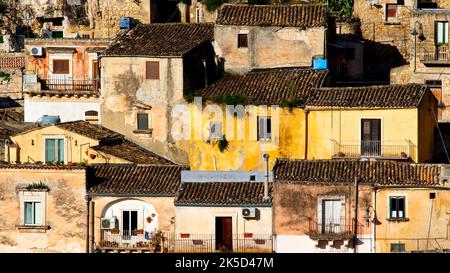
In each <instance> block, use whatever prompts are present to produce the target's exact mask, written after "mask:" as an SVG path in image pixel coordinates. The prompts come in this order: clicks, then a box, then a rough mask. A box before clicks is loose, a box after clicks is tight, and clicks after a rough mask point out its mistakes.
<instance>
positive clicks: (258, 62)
mask: <svg viewBox="0 0 450 273" xmlns="http://www.w3.org/2000/svg"><path fill="white" fill-rule="evenodd" d="M238 34H247V37H248V47H247V48H238V44H237V43H238V42H237V41H238ZM325 35H326V30H325V28H323V27H319V28H309V29H306V30H301V29H298V28H291V27H286V28H279V27H259V26H228V25H216V26H215V28H214V39H215V40H214V43H215V49H216V52H217V54H218V55H219V56H220V57H222V58H224V59H225V71H228V72H234V73H246V72H247V71H249V70H251V69H254V68H273V67H295V66H311V65H312V57H313V56H316V55H321V56H324V55H325Z"/></svg>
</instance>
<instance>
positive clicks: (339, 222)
mask: <svg viewBox="0 0 450 273" xmlns="http://www.w3.org/2000/svg"><path fill="white" fill-rule="evenodd" d="M362 229H363V225H361V224H360V223H358V224H357V234H361V232H362ZM354 230H355V222H354V219H344V218H340V219H321V220H316V219H310V220H309V234H308V235H309V236H310V237H311V238H312V239H313V240H349V239H351V238H353V235H354Z"/></svg>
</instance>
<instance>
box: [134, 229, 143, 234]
mask: <svg viewBox="0 0 450 273" xmlns="http://www.w3.org/2000/svg"><path fill="white" fill-rule="evenodd" d="M142 234H144V230H143V229H135V230H134V235H142Z"/></svg>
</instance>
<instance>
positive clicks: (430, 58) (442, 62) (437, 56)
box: [420, 46, 450, 66]
mask: <svg viewBox="0 0 450 273" xmlns="http://www.w3.org/2000/svg"><path fill="white" fill-rule="evenodd" d="M420 61H421V62H422V63H423V64H425V65H428V66H446V65H450V50H449V48H448V46H436V48H435V50H432V51H424V52H423V53H422V55H421V56H420Z"/></svg>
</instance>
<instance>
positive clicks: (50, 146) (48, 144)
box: [45, 139, 56, 162]
mask: <svg viewBox="0 0 450 273" xmlns="http://www.w3.org/2000/svg"><path fill="white" fill-rule="evenodd" d="M55 161H56V154H55V139H46V140H45V162H55Z"/></svg>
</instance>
